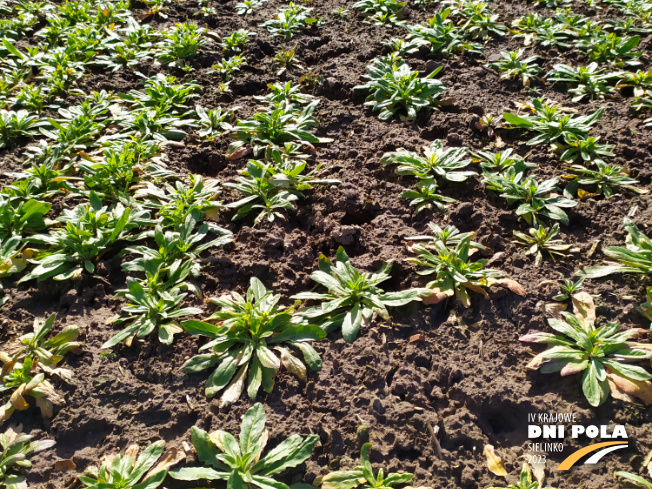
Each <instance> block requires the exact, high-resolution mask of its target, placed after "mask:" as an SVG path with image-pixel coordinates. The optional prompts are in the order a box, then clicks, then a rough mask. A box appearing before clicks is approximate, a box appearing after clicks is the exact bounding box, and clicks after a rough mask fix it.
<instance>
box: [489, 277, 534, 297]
mask: <svg viewBox="0 0 652 489" xmlns="http://www.w3.org/2000/svg"><path fill="white" fill-rule="evenodd" d="M494 283H496V284H498V285H501V286H503V287H505V288H506V289H509V290H511V291H512V292H514V293H515V294H516V295H520V296H521V297H525V296H526V295H527V291H526V290H525V287H523V286H522V285H521V284H519V283H518V282H517V281H516V280H513V279H511V278H500V279H498V280H496V281H495V282H494Z"/></svg>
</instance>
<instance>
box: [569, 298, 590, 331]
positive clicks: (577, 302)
mask: <svg viewBox="0 0 652 489" xmlns="http://www.w3.org/2000/svg"><path fill="white" fill-rule="evenodd" d="M573 308H574V313H575V315H576V316H577V319H579V321H580V324H581V325H582V327H583V328H584V329H585V330H587V331H589V330H590V328H591V325H593V324H595V303H594V302H593V297H591V295H590V294H588V293H586V292H584V291H580V292H578V293H576V294H574V295H573Z"/></svg>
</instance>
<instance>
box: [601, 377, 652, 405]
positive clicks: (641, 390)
mask: <svg viewBox="0 0 652 489" xmlns="http://www.w3.org/2000/svg"><path fill="white" fill-rule="evenodd" d="M607 380H608V381H609V387H610V388H611V395H612V397H614V398H616V399H619V400H621V401H626V402H634V400H635V399H634V398H638V399H640V400H642V401H643V402H644V403H645V404H646V405H650V404H652V381H649V380H646V381H643V380H633V379H628V378H626V377H623V376H622V375H619V374H618V373H617V372H614V371H613V370H610V369H608V368H607Z"/></svg>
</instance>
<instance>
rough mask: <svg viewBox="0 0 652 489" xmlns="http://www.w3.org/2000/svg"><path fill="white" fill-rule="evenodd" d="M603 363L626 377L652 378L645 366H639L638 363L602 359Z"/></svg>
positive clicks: (644, 379)
mask: <svg viewBox="0 0 652 489" xmlns="http://www.w3.org/2000/svg"><path fill="white" fill-rule="evenodd" d="M602 363H603V364H604V365H605V367H609V368H610V369H611V370H614V371H615V372H617V373H619V374H621V375H622V376H624V377H627V378H629V379H633V380H642V381H646V380H650V379H652V375H650V374H649V373H648V372H647V371H646V370H645V369H644V368H643V367H638V366H636V365H627V364H625V363H620V362H616V361H614V360H606V359H605V360H602Z"/></svg>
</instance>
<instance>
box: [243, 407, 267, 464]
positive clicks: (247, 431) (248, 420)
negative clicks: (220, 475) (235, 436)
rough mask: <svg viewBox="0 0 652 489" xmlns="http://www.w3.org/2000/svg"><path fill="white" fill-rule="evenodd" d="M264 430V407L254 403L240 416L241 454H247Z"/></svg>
mask: <svg viewBox="0 0 652 489" xmlns="http://www.w3.org/2000/svg"><path fill="white" fill-rule="evenodd" d="M264 430H265V407H264V406H263V405H262V404H261V403H256V404H254V405H253V406H252V407H251V408H250V409H249V410H248V411H247V412H246V413H245V415H244V417H243V418H242V426H241V428H240V449H241V451H242V454H243V455H244V454H248V453H249V452H250V451H251V449H252V448H254V446H255V445H256V444H257V443H258V441H259V440H260V437H261V436H262V434H263V431H264Z"/></svg>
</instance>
